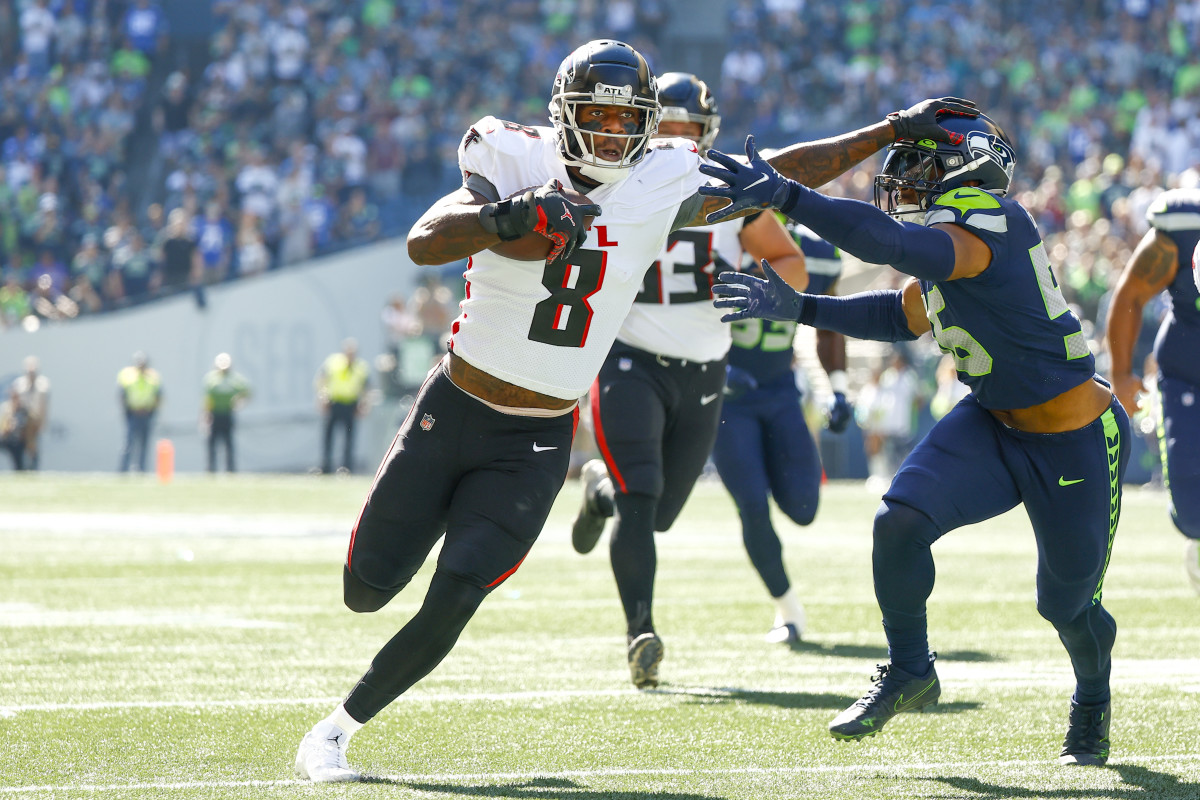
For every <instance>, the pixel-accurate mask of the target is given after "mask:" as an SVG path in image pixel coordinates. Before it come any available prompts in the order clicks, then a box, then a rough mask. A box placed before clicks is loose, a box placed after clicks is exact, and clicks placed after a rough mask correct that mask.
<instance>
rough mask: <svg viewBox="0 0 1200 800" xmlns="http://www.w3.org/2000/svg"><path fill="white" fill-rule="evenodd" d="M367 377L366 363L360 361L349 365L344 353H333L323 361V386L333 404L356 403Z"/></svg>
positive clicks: (349, 362) (357, 360)
mask: <svg viewBox="0 0 1200 800" xmlns="http://www.w3.org/2000/svg"><path fill="white" fill-rule="evenodd" d="M367 377H368V373H367V362H365V361H363V360H362V359H356V360H355V361H354V362H353V363H351V361H350V359H348V358H346V354H345V353H334V354H333V355H331V356H330V357H329V358H327V359H325V386H326V390H327V391H328V392H329V399H330V400H332V401H333V402H335V403H357V402H358V398H359V397H360V396H361V395H362V392H363V388H364V387H365V386H366V385H367Z"/></svg>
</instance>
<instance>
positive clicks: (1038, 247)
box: [921, 188, 1096, 409]
mask: <svg viewBox="0 0 1200 800" xmlns="http://www.w3.org/2000/svg"><path fill="white" fill-rule="evenodd" d="M943 222H950V223H954V224H956V225H960V226H962V227H963V228H965V229H966V230H968V231H970V232H971V233H973V234H975V235H976V236H978V237H979V238H980V239H982V240H983V241H984V243H986V244H987V246H988V248H989V249H991V251H992V261H991V264H990V265H989V266H988V268H987V269H985V270H984V271H983V272H982V273H980V274H979V275H976V276H975V277H973V278H962V279H959V280H954V281H940V282H934V281H925V280H922V281H921V291H922V294H923V296H924V301H925V311H926V314H927V315H928V317H929V321H930V323H931V324H932V325H933V337H934V339H935V340H936V341H937V343H938V346H939V347H941V349H942V350H944V351H945V352H947V353H950V354H951V355H953V356H954V360H955V364H956V366H957V368H958V378H959V380H961V381H962V382H963V383H965V384H967V386H969V387H971V391H972V393H973V394H974V395H975V397H976V398H977V399H978V400H979V402H980V404H981V405H983V407H984V408H993V409H1013V408H1028V407H1029V406H1035V405H1038V404H1040V403H1044V402H1046V401H1047V400H1050V399H1052V398H1054V397H1057V396H1058V395H1060V394H1062V393H1063V392H1065V391H1067V390H1068V389H1073V388H1075V387H1076V386H1078V385H1080V384H1081V383H1083V382H1084V381H1087V380H1091V378H1092V376H1093V375H1095V372H1096V360H1095V358H1094V357H1093V356H1092V353H1091V350H1089V348H1088V344H1087V341H1086V340H1085V339H1084V336H1083V332H1082V330H1081V328H1080V324H1079V318H1078V317H1076V316H1075V314H1074V313H1073V312H1072V311H1071V310H1070V309H1069V308H1068V307H1067V303H1066V300H1065V299H1064V298H1063V296H1062V291H1061V290H1060V289H1059V288H1058V283H1057V281H1055V279H1054V274H1053V272H1051V270H1050V259H1049V258H1048V257H1047V255H1046V246H1045V245H1044V244H1043V243H1042V239H1041V236H1040V235H1039V234H1038V230H1037V225H1036V224H1035V223H1034V221H1033V218H1032V217H1030V216H1029V214H1028V213H1027V212H1026V211H1025V209H1023V208H1022V207H1021V206H1020V205H1018V204H1017V203H1016V202H1014V201H1012V200H1007V199H1005V198H1003V197H997V196H996V195H993V194H991V193H989V192H986V191H984V190H982V189H976V188H960V189H955V190H953V191H950V192H947V193H945V194H943V195H942V196H941V197H939V198H938V199H937V201H935V203H934V204H933V206H932V207H931V208H930V209H929V211H928V212H927V213H926V215H925V225H927V226H928V225H936V224H938V223H943Z"/></svg>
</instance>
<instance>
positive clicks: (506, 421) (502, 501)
mask: <svg viewBox="0 0 1200 800" xmlns="http://www.w3.org/2000/svg"><path fill="white" fill-rule="evenodd" d="M939 104H943V101H926V102H925V103H923V104H920V105H917V106H914V107H913V108H911V109H909V110H907V111H904V112H901V113H902V115H903V118H904V120H905V123H904V124H905V125H909V126H916V128H917V129H920V130H922V131H925V130H927V131H928V133H929V134H930V135H933V136H936V135H938V134H939V132H940V131H941V128H939V126H937V125H936V124H935V123H934V111H935V110H936V109H937V108H938V107H940V105H939ZM659 113H660V105H659V102H658V92H657V89H656V86H655V79H654V75H653V73H651V71H650V69H649V67H648V66H647V64H646V61H645V59H644V58H642V56H641V55H640V54H638V53H637V52H636V51H635V50H634V49H633V48H631V47H629V46H628V45H626V44H624V43H622V42H615V41H605V40H599V41H593V42H588V43H587V44H585V45H583V46H581V47H579V48H578V49H576V50H575V51H574V52H572V53H571V54H570V55H569V56H567V58H566V59H565V60H564V61H563V63H562V65H561V66H560V67H559V70H558V74H557V76H556V77H555V80H554V91H553V95H552V97H551V101H550V122H551V126H549V127H528V126H525V125H518V124H516V123H512V122H505V121H502V120H499V119H496V118H494V117H484V118H483V119H481V120H479V121H478V122H476V123H475V124H474V125H472V126H471V128H470V129H469V130H468V131H467V133H466V135H465V136H464V137H463V140H462V143H461V144H460V146H459V152H458V158H459V165H460V167H461V169H462V173H463V185H462V187H461V188H459V189H456V190H455V191H453V192H451V193H450V194H448V195H446V196H445V197H443V198H442V199H440V200H438V201H437V202H436V203H434V205H433V206H432V207H431V208H430V209H429V210H428V211H426V212H425V214H424V215H423V216H422V217H421V219H419V220H418V221H417V223H416V224H415V225H414V226H413V229H412V230H411V231H410V232H409V236H408V251H409V255H410V257H411V258H412V260H413V261H414V262H416V263H417V264H445V263H448V262H451V261H456V260H459V259H463V258H468V259H469V261H468V266H467V271H466V273H465V276H466V280H467V284H466V299H465V300H464V301H463V302H462V305H461V308H462V311H461V313H460V314H459V316H458V318H457V319H456V320H455V321H454V324H453V326H452V329H451V337H450V342H449V350H450V352H449V353H448V354H447V356H446V358H445V359H444V360H443V361H442V362H441V364H439V365H438V366H436V367H435V368H434V369H433V370H431V371H430V373H429V375H428V377H427V378H426V380H425V383H424V385H423V386H422V387H421V390H420V392H419V393H418V396H417V400H416V403H415V405H414V406H413V408H412V410H411V411H410V412H409V415H408V417H407V419H406V420H405V421H404V424H403V425H402V426H401V427H400V431H399V432H398V433H397V435H396V439H395V441H394V442H393V444H392V447H391V449H390V450H389V452H388V454H387V455H386V456H385V457H384V460H383V463H382V464H381V465H380V468H379V471H378V472H377V474H376V476H375V481H374V483H373V485H372V486H371V490H370V492H369V494H368V496H367V500H366V503H365V504H364V505H363V509H362V512H361V513H360V514H359V518H358V521H357V523H356V524H355V526H354V529H353V530H352V532H351V535H350V547H349V552H348V553H347V556H346V563H345V568H344V570H343V584H344V592H343V594H344V601H345V603H346V605H347V606H348V607H349V608H351V609H352V610H354V611H359V612H371V611H376V610H378V609H380V608H382V607H383V606H384V605H386V604H387V602H388V601H389V600H391V598H392V597H394V596H395V595H396V594H397V593H398V592H400V590H402V589H403V588H404V587H405V586H406V585H408V583H409V581H410V580H411V579H412V577H413V575H415V574H416V572H417V570H418V569H419V568H420V567H421V565H422V564H423V563H424V562H425V560H426V558H427V557H428V555H429V553H430V551H431V550H432V549H433V547H434V545H435V544H437V542H438V540H439V539H441V538H442V537H443V536H445V540H444V541H443V543H442V547H441V550H440V552H439V555H438V560H437V569H436V571H435V572H434V575H433V577H432V579H431V581H430V584H429V590H428V593H427V594H426V596H425V600H424V602H423V603H422V604H421V608H420V609H419V610H418V611H417V613H416V614H415V615H414V616H413V617H412V618H411V619H410V620H409V621H408V622H407V623H406V624H405V625H404V626H403V627H402V628H401V629H400V631H399V632H398V633H397V634H396V635H395V636H394V637H392V639H391V640H390V641H389V642H387V644H385V645H384V646H383V648H382V649H381V650H380V651H379V653H378V654H377V655H376V656H375V658H374V659H373V660H372V662H371V666H370V668H369V669H368V670H367V672H366V673H365V674H364V675H363V676H362V678H361V679H360V680H359V681H358V683H357V684H356V685H355V686H354V688H353V689H352V690H351V691H350V693H349V695H347V696H346V699H345V700H344V701H343V702H342V703H340V704H339V705H338V706H337V707H336V708H335V709H334V710H333V712H332V713H331V714H329V716H327V717H326V718H325V719H323V720H321V721H319V722H318V723H316V724H315V725H314V726H313V727H312V729H311V730H310V731H309V732H308V733H307V734H305V736H304V738H303V740H302V741H301V743H300V748H299V751H298V752H297V754H296V762H295V768H296V772H297V774H298V775H299V776H300V777H302V778H306V779H308V780H312V781H314V782H333V781H353V780H358V779H359V778H360V776H359V774H358V773H357V772H355V771H354V770H352V769H351V768H350V767H349V766H348V764H347V761H346V747H347V744H348V742H349V740H350V738H351V736H353V735H354V734H355V732H356V731H358V730H359V729H360V728H361V727H362V726H363V724H364V723H366V722H368V721H369V720H371V719H372V718H373V717H374V716H375V715H376V714H378V713H379V712H380V711H382V710H383V709H384V708H385V707H386V706H387V705H388V704H390V703H391V702H392V701H393V700H395V699H396V698H397V697H399V696H400V695H401V694H402V693H404V692H405V691H406V690H407V689H408V688H409V687H410V686H412V685H413V684H415V683H416V682H417V681H419V680H421V679H422V678H423V677H425V675H427V674H428V673H429V672H430V671H431V670H433V668H434V667H436V666H437V665H438V663H440V662H441V660H442V658H444V657H445V656H446V654H447V653H448V652H450V650H451V648H453V647H454V644H455V642H456V641H457V640H458V637H459V635H460V634H461V633H462V631H463V628H464V627H466V624H467V622H468V621H469V620H470V619H471V617H472V615H473V614H474V613H475V610H476V609H477V608H478V607H479V604H480V603H481V602H482V601H483V599H484V598H485V597H486V596H487V595H488V593H489V592H491V591H492V590H493V589H495V588H496V587H497V586H499V585H500V584H501V583H502V582H503V581H504V580H505V579H506V578H508V576H510V575H511V574H513V573H514V572H515V571H516V570H517V567H519V566H520V564H521V561H522V560H523V559H524V558H525V555H526V554H527V553H528V552H529V548H530V547H531V546H532V545H533V542H534V540H535V539H537V536H538V534H539V533H540V532H541V529H542V525H543V524H544V523H545V521H546V517H547V516H548V514H549V513H550V508H551V506H552V505H553V503H554V499H555V497H556V495H557V494H558V491H559V489H560V488H562V484H563V481H564V480H565V478H566V474H567V467H568V465H569V460H570V450H571V441H572V438H573V435H574V431H575V425H576V422H577V419H578V412H577V408H576V406H577V403H578V400H579V398H580V397H581V396H582V395H583V394H584V393H585V392H586V391H587V390H588V387H589V386H590V385H591V383H592V381H593V380H594V379H595V377H596V374H597V372H598V371H599V369H600V365H601V363H602V362H603V361H604V357H605V356H606V355H607V354H608V351H609V348H610V346H611V345H612V343H613V340H614V339H615V338H616V335H617V331H618V329H619V328H620V326H621V322H622V321H623V320H624V319H625V315H626V314H627V313H628V312H629V308H630V306H631V305H632V303H633V299H634V296H635V295H636V294H637V293H638V291H639V289H640V288H641V286H642V277H643V275H644V274H645V272H646V269H647V268H648V267H649V265H650V264H651V263H652V262H653V261H654V259H655V257H656V256H657V254H658V253H659V252H660V251H661V250H662V248H663V245H664V244H665V242H666V240H667V236H668V235H669V234H670V232H671V231H672V230H675V229H677V228H682V227H687V226H688V225H702V224H704V221H705V216H706V215H707V214H708V213H709V212H712V211H715V210H717V209H719V208H721V207H723V206H724V205H725V201H723V200H711V201H710V200H709V199H708V198H705V197H703V196H701V195H700V194H699V193H698V191H697V189H698V188H699V186H700V185H701V184H702V182H703V180H704V179H703V178H702V176H701V175H700V172H699V166H700V163H701V160H700V156H699V155H698V154H697V153H696V150H695V147H693V146H690V145H689V146H686V147H675V148H661V149H651V148H650V147H649V143H650V139H651V137H652V136H653V135H654V133H655V131H656V129H657V127H658V122H659ZM909 130H912V128H910V129H909ZM900 133H901V131H900V130H899V123H894V122H891V121H888V120H884V121H882V122H879V123H877V124H875V125H872V126H870V127H867V128H863V129H862V130H859V131H855V132H854V133H851V134H848V135H846V136H842V137H838V138H836V139H828V140H823V141H820V142H812V143H801V144H797V145H792V146H791V147H789V148H787V149H785V150H783V151H781V152H780V153H779V154H778V155H777V156H775V157H774V158H773V159H772V163H774V164H775V167H776V168H777V169H779V170H781V171H782V172H784V173H785V174H787V175H788V176H789V177H792V178H795V179H797V180H801V181H804V182H806V183H810V184H812V185H814V186H819V185H821V184H823V183H825V182H827V181H829V180H831V179H833V178H834V177H836V176H837V175H839V174H841V173H842V172H844V171H845V170H846V169H848V168H850V167H851V166H853V165H854V164H856V163H858V162H859V161H861V160H863V159H865V158H866V157H868V156H869V155H871V154H872V153H874V152H875V151H876V150H878V149H880V148H882V147H884V146H886V145H888V144H890V143H891V142H892V141H893V139H894V138H895V137H896V136H898V135H899V134H900ZM568 186H571V187H574V188H575V189H576V190H577V191H580V192H583V193H585V194H587V197H588V199H589V200H590V201H591V202H590V203H582V202H579V203H577V202H573V201H571V200H570V199H569V198H568V197H567V196H565V195H564V193H563V191H562V190H563V187H568ZM589 216H590V217H596V220H595V224H594V225H592V226H591V227H590V228H588V227H587V225H586V224H585V219H584V218H585V217H589ZM531 232H532V233H535V234H540V235H542V236H545V237H546V238H547V239H549V240H550V243H551V244H552V245H553V248H552V249H551V250H550V254H549V256H548V257H547V258H546V260H545V261H519V260H514V259H511V258H506V257H504V256H502V255H500V254H499V253H497V252H495V251H493V250H491V249H489V248H493V247H496V246H499V245H500V244H501V243H502V242H506V241H513V240H517V239H521V238H522V237H524V236H525V235H527V234H530V233H531Z"/></svg>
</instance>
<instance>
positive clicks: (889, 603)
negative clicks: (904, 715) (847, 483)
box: [830, 402, 1020, 739]
mask: <svg viewBox="0 0 1200 800" xmlns="http://www.w3.org/2000/svg"><path fill="white" fill-rule="evenodd" d="M996 424H998V423H996V422H995V420H994V419H993V418H992V416H991V415H990V414H989V413H988V412H987V411H985V410H984V409H983V408H982V407H981V406H980V405H979V404H978V403H977V402H962V403H959V404H958V405H957V406H955V407H954V409H953V410H951V412H950V413H949V414H947V415H946V416H945V417H943V418H942V419H941V420H940V421H939V422H938V423H937V424H936V425H934V427H933V429H932V430H931V431H930V432H929V434H928V435H927V436H926V437H925V438H924V439H923V440H922V441H921V442H920V443H919V444H918V445H917V446H916V447H915V448H914V449H913V451H912V452H911V453H910V454H909V455H908V457H907V458H906V459H905V460H904V462H903V463H902V464H901V466H900V469H899V470H898V471H897V473H896V476H895V477H894V478H893V479H892V484H891V486H890V487H889V488H888V490H887V492H886V493H885V494H884V496H883V502H882V503H881V505H880V507H879V511H878V512H877V513H876V515H875V525H874V530H873V551H872V556H871V559H872V573H873V575H874V581H875V597H876V599H877V600H878V601H879V607H880V610H881V611H882V612H883V628H884V633H885V634H886V636H887V641H888V655H889V658H890V662H891V663H889V664H887V665H884V666H882V667H881V668H880V672H879V675H878V676H877V678H876V685H875V688H873V689H872V690H871V691H870V692H868V693H867V694H866V695H864V696H863V698H862V699H861V700H859V701H858V702H857V703H855V704H854V705H852V706H851V707H850V708H848V709H846V710H845V711H843V712H842V713H841V714H840V715H838V717H837V718H835V719H834V721H833V722H832V723H831V724H830V733H832V734H833V736H834V737H835V738H839V739H861V738H863V737H864V736H871V735H874V734H875V733H877V732H878V731H879V729H880V728H881V727H882V726H883V725H884V723H886V722H887V721H888V720H889V719H891V718H892V717H893V716H895V715H896V714H897V713H899V712H901V711H916V710H919V709H921V708H923V707H925V706H928V705H931V704H933V703H936V702H937V699H938V696H939V695H940V693H941V688H940V684H939V682H938V678H937V672H936V670H934V668H933V663H932V661H933V658H932V655H931V654H930V651H929V634H928V627H927V623H926V616H925V603H926V601H927V600H928V598H929V595H930V593H931V592H932V591H933V583H934V574H935V571H934V562H933V553H932V552H931V550H930V546H931V545H932V544H933V542H935V541H937V539H938V538H940V537H941V536H942V535H943V534H944V533H946V532H948V531H951V530H953V529H955V528H957V527H960V526H962V525H966V524H969V523H973V522H979V521H982V520H985V519H990V518H991V517H994V516H997V515H999V514H1002V513H1003V512H1005V511H1007V510H1009V509H1011V508H1013V507H1014V506H1016V505H1017V503H1018V502H1019V501H1020V496H1019V494H1018V491H1017V486H1016V483H1015V481H1014V480H1013V478H1012V476H1011V475H1010V474H1009V472H1008V468H1007V466H1006V464H1005V462H1004V460H1003V457H1002V452H1001V449H1000V444H999V442H998V440H997V438H996V434H995V425H996Z"/></svg>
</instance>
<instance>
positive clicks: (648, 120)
mask: <svg viewBox="0 0 1200 800" xmlns="http://www.w3.org/2000/svg"><path fill="white" fill-rule="evenodd" d="M586 105H616V106H628V107H630V108H633V109H636V110H637V111H639V112H641V119H640V121H639V122H638V126H637V129H636V130H635V131H634V132H633V133H622V134H603V135H602V134H599V133H597V132H595V131H590V130H587V129H586V128H584V127H582V126H581V125H580V124H579V118H578V115H577V112H578V109H579V108H580V107H581V106H586ZM661 112H662V106H660V105H659V103H658V88H657V86H656V82H655V79H654V73H653V72H651V71H650V67H649V65H648V64H647V63H646V59H644V58H642V56H641V55H640V54H639V53H638V52H637V51H636V50H634V49H633V48H632V47H630V46H629V45H627V44H625V43H624V42H617V41H612V40H605V39H598V40H596V41H592V42H588V43H587V44H585V45H583V46H582V47H579V48H578V49H576V50H575V52H573V53H571V54H570V55H569V56H567V57H566V59H565V60H564V61H563V62H562V65H561V66H559V68H558V75H557V76H555V78H554V93H553V94H552V95H551V97H550V123H551V124H552V125H553V126H554V136H555V141H556V143H557V145H558V157H559V158H560V159H561V160H562V161H563V163H565V164H566V165H567V166H570V167H578V168H579V171H580V172H581V173H583V174H584V175H585V176H587V177H588V178H591V179H592V180H594V181H599V182H600V183H613V182H615V181H619V180H621V179H622V178H624V177H625V175H626V174H627V173H628V171H629V168H630V167H632V166H633V165H634V164H636V163H637V162H639V161H641V160H642V157H643V156H644V155H646V144H647V142H649V141H650V137H652V136H653V135H654V133H655V131H657V130H658V120H659V115H660V114H661ZM598 136H599V137H600V138H609V139H616V140H622V139H623V140H624V147H623V153H622V156H621V158H620V159H619V160H617V161H606V160H604V159H603V158H600V157H599V156H596V155H595V153H594V150H595V148H594V146H593V145H594V142H595V139H596V137H598Z"/></svg>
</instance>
